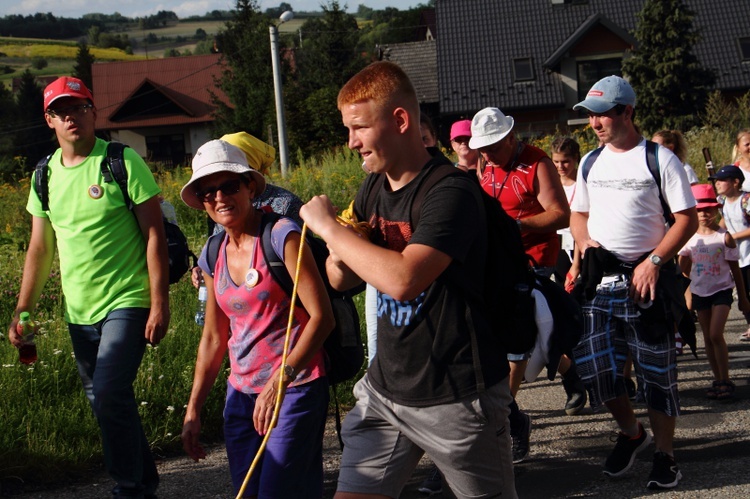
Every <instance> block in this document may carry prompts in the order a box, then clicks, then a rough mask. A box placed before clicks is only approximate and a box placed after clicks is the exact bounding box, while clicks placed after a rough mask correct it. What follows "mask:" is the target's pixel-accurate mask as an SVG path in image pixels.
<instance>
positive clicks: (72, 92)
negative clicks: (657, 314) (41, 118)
mask: <svg viewBox="0 0 750 499" xmlns="http://www.w3.org/2000/svg"><path fill="white" fill-rule="evenodd" d="M60 97H76V98H78V99H88V100H89V102H91V103H92V104H93V103H94V97H93V96H92V95H91V92H90V91H89V89H88V88H86V85H85V84H84V83H83V82H82V81H81V80H79V79H78V78H73V77H72V76H61V77H60V78H58V79H56V80H55V81H53V82H52V83H50V84H49V85H47V87H46V88H45V89H44V110H45V111H46V110H47V109H49V106H50V104H52V103H53V102H54V101H56V100H57V99H59V98H60Z"/></svg>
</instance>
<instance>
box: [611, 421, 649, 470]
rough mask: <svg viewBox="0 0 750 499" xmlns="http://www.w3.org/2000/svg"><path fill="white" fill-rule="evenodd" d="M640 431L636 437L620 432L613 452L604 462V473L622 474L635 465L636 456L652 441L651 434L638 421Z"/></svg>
mask: <svg viewBox="0 0 750 499" xmlns="http://www.w3.org/2000/svg"><path fill="white" fill-rule="evenodd" d="M638 429H639V430H640V433H639V434H638V436H637V437H636V438H630V437H629V436H627V435H625V434H624V433H622V432H620V433H619V434H618V435H617V443H616V444H615V448H614V449H613V450H612V453H611V454H610V455H609V457H608V458H607V461H606V462H605V463H604V473H605V474H606V475H609V476H620V475H622V474H623V473H625V472H626V471H628V470H629V469H630V467H631V466H633V461H635V456H636V455H637V454H638V453H639V452H641V451H642V450H643V449H645V448H646V447H648V444H650V443H651V435H649V434H648V432H647V431H646V430H645V429H644V428H643V425H642V424H641V423H638Z"/></svg>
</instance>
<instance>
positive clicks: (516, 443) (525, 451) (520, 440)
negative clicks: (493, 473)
mask: <svg viewBox="0 0 750 499" xmlns="http://www.w3.org/2000/svg"><path fill="white" fill-rule="evenodd" d="M521 419H523V426H522V427H521V431H520V432H519V434H518V435H513V434H511V438H512V439H513V464H518V463H520V462H523V460H524V459H526V457H527V456H528V455H529V436H531V418H530V417H529V415H528V414H526V413H525V412H522V413H521Z"/></svg>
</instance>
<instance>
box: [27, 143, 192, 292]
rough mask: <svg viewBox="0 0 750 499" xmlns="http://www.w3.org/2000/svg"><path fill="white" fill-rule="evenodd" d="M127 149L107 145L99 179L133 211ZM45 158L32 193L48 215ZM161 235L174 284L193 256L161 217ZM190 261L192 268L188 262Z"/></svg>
mask: <svg viewBox="0 0 750 499" xmlns="http://www.w3.org/2000/svg"><path fill="white" fill-rule="evenodd" d="M126 147H128V146H126V145H125V144H122V143H120V142H110V143H108V144H107V155H106V157H105V159H104V160H103V161H102V164H101V171H102V177H104V181H105V182H112V181H114V182H117V185H119V186H120V190H121V191H122V197H123V199H124V201H125V206H126V207H127V208H128V210H131V211H132V210H133V202H132V200H131V199H130V195H129V194H128V171H127V170H126V169H125V160H124V151H125V148H126ZM51 157H52V155H51V154H50V155H48V156H46V157H44V158H42V159H41V160H39V162H38V163H37V165H36V168H35V181H34V190H36V193H37V196H39V200H40V201H41V203H42V209H43V210H44V211H49V183H48V181H47V175H48V172H49V170H48V168H47V165H48V164H49V160H50V158H51ZM162 220H163V222H164V233H165V234H166V237H167V252H168V253H169V284H174V283H176V282H177V281H179V280H180V278H181V277H182V276H183V275H185V272H187V271H188V269H190V268H192V267H194V266H196V265H197V264H198V259H197V258H196V256H195V254H194V253H193V252H192V251H190V247H189V246H188V243H187V238H186V237H185V234H183V232H182V230H180V228H179V227H178V226H177V225H175V224H173V223H171V222H169V221H168V220H167V219H166V218H164V217H163V216H162ZM191 258H192V265H191V261H190V259H191Z"/></svg>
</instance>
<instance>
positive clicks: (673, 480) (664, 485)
mask: <svg viewBox="0 0 750 499" xmlns="http://www.w3.org/2000/svg"><path fill="white" fill-rule="evenodd" d="M681 478H682V473H680V468H678V467H677V463H676V462H675V460H674V458H673V457H672V456H670V455H669V454H665V453H664V452H656V453H654V467H653V468H651V474H650V475H649V476H648V483H647V484H646V487H648V488H649V489H671V488H674V487H677V482H679V481H680V479H681Z"/></svg>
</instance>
